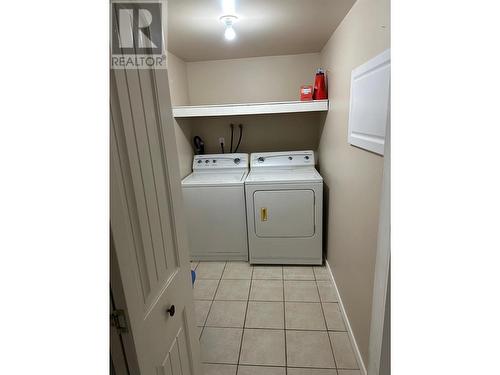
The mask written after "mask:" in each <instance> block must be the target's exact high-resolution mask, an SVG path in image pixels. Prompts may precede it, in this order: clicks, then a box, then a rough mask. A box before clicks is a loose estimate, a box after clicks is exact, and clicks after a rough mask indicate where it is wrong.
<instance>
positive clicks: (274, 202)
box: [245, 151, 323, 265]
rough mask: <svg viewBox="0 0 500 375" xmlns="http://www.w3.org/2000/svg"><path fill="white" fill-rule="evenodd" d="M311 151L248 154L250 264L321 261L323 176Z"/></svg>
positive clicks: (247, 187)
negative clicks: (315, 165) (316, 166)
mask: <svg viewBox="0 0 500 375" xmlns="http://www.w3.org/2000/svg"><path fill="white" fill-rule="evenodd" d="M314 164H315V155H314V152H313V151H293V152H265V153H253V154H251V156H250V173H249V174H248V176H247V178H246V180H245V195H246V204H247V226H248V248H249V258H250V263H254V264H255V263H261V264H304V265H306V264H321V263H322V260H323V259H322V253H323V252H322V227H323V178H322V177H321V175H320V174H319V173H318V171H317V170H316V168H315V167H314Z"/></svg>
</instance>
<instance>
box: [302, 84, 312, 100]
mask: <svg viewBox="0 0 500 375" xmlns="http://www.w3.org/2000/svg"><path fill="white" fill-rule="evenodd" d="M300 100H302V101H307V100H313V87H312V86H311V85H304V86H300Z"/></svg>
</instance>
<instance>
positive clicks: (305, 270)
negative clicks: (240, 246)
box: [192, 262, 361, 375]
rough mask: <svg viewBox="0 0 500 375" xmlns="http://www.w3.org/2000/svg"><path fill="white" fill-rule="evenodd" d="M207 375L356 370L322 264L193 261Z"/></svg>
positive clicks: (316, 374)
mask: <svg viewBox="0 0 500 375" xmlns="http://www.w3.org/2000/svg"><path fill="white" fill-rule="evenodd" d="M192 268H193V269H195V270H196V282H195V286H194V300H195V301H194V304H195V310H196V321H197V322H196V324H197V326H198V329H199V333H200V343H201V351H202V353H201V354H202V361H203V366H204V374H205V375H360V374H361V373H360V371H359V367H358V364H357V362H356V358H355V356H354V352H353V350H352V347H351V344H350V341H349V337H348V336H347V332H346V327H345V324H344V322H343V319H342V315H341V313H340V309H339V305H338V299H337V296H336V293H335V290H334V288H333V285H332V284H331V282H330V277H329V274H328V271H327V269H326V268H325V267H302V266H251V265H249V264H248V263H246V262H193V263H192Z"/></svg>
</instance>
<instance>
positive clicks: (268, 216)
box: [254, 190, 314, 237]
mask: <svg viewBox="0 0 500 375" xmlns="http://www.w3.org/2000/svg"><path fill="white" fill-rule="evenodd" d="M254 219H255V234H256V235H257V236H258V237H311V236H312V235H314V192H313V191H312V190H274V191H265V190H264V191H256V192H255V193H254Z"/></svg>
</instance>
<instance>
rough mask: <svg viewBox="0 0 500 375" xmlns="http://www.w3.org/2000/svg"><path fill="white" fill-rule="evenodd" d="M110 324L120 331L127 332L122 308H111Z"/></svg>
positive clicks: (125, 317) (125, 318)
mask: <svg viewBox="0 0 500 375" xmlns="http://www.w3.org/2000/svg"><path fill="white" fill-rule="evenodd" d="M111 325H112V326H113V327H115V328H116V329H117V330H118V332H120V333H126V332H128V323H127V316H126V315H125V311H124V310H113V312H112V313H111Z"/></svg>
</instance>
